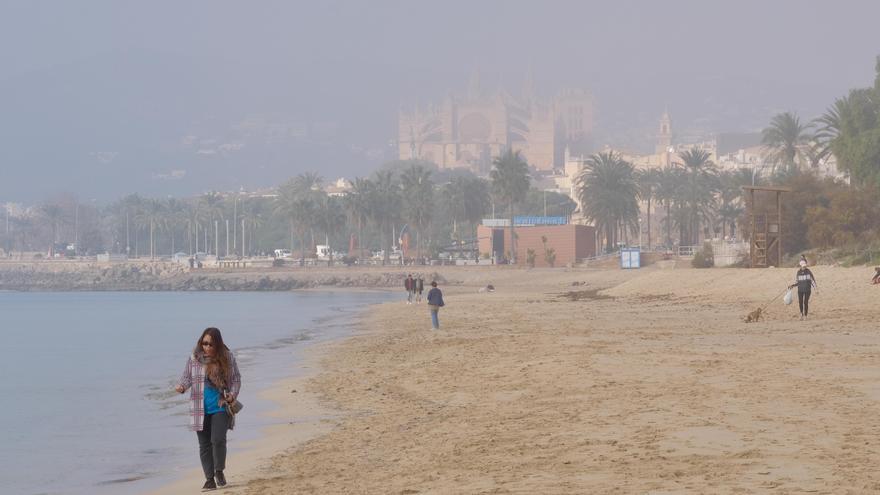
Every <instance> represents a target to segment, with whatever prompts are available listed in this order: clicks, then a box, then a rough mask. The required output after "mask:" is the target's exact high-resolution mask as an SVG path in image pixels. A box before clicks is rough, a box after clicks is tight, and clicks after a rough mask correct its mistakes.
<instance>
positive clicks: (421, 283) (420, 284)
mask: <svg viewBox="0 0 880 495" xmlns="http://www.w3.org/2000/svg"><path fill="white" fill-rule="evenodd" d="M423 290H425V279H423V278H422V277H421V275H420V276H419V278H417V279H416V303H421V302H422V291H423Z"/></svg>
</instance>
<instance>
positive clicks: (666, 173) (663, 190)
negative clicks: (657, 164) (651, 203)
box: [655, 164, 685, 248]
mask: <svg viewBox="0 0 880 495" xmlns="http://www.w3.org/2000/svg"><path fill="white" fill-rule="evenodd" d="M657 178H658V184H657V191H656V192H655V194H656V196H657V201H658V202H660V203H661V204H663V206H664V207H665V210H666V216H665V217H664V218H663V221H662V224H663V225H665V226H666V247H667V248H670V247H672V227H673V224H674V223H675V222H674V221H673V218H674V217H673V215H672V209H673V206H674V205H675V204H677V201H678V198H679V197H680V196H681V190H682V188H683V185H684V183H685V172H684V169H683V168H681V167H680V166H678V165H676V164H673V165H669V166H666V167H664V168H663V169H661V170H660V171H659V172H658V175H657Z"/></svg>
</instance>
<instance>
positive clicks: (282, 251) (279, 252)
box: [275, 249, 291, 258]
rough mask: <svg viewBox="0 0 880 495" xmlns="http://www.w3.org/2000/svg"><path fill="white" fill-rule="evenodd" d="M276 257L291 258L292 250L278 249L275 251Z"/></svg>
mask: <svg viewBox="0 0 880 495" xmlns="http://www.w3.org/2000/svg"><path fill="white" fill-rule="evenodd" d="M275 257H276V258H290V257H291V253H290V249H276V250H275Z"/></svg>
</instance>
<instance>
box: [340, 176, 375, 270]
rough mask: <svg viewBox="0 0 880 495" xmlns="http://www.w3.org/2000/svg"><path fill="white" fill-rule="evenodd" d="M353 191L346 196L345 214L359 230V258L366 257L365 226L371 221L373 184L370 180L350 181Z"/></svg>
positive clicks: (357, 178) (357, 179) (358, 179)
mask: <svg viewBox="0 0 880 495" xmlns="http://www.w3.org/2000/svg"><path fill="white" fill-rule="evenodd" d="M349 184H351V190H350V191H349V192H348V193H347V194H346V195H345V212H346V215H347V216H348V220H349V222H351V223H352V224H353V225H355V226H356V228H357V245H358V250H359V257H360V258H363V257H364V249H363V242H364V226H365V225H366V224H367V222H369V220H370V194H371V192H370V191H371V190H372V187H373V186H372V182H370V180H369V179H362V178H360V177H356V178H355V179H354V180H353V181H349Z"/></svg>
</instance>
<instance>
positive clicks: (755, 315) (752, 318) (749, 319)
mask: <svg viewBox="0 0 880 495" xmlns="http://www.w3.org/2000/svg"><path fill="white" fill-rule="evenodd" d="M762 316H764V308H758V309H756V310H754V311H752V312H751V313H749V314H748V315H747V316H746V318H745V320H743V321H745V322H746V323H754V322H756V321H758V320H760V319H761V317H762Z"/></svg>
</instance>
